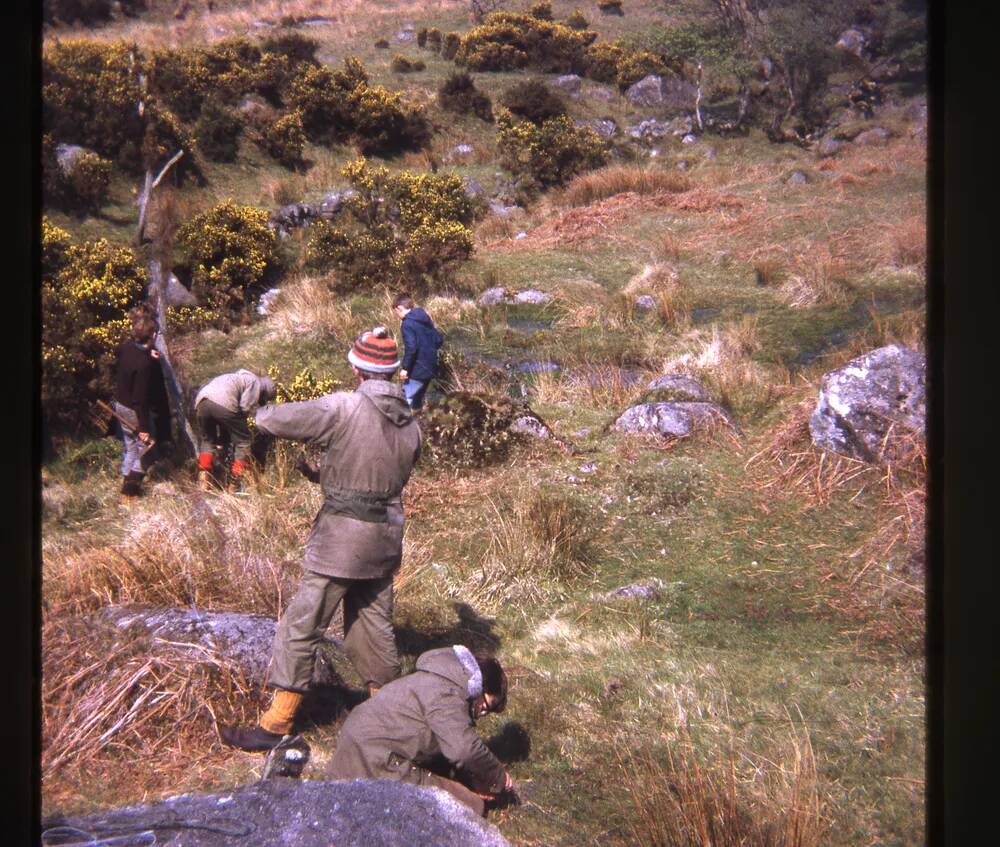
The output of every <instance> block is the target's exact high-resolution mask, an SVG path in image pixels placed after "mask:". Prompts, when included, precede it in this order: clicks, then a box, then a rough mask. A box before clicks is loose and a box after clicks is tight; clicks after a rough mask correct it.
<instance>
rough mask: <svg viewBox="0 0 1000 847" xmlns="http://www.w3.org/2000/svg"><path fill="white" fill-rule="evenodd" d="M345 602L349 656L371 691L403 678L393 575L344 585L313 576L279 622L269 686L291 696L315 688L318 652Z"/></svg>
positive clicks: (310, 573) (335, 579)
mask: <svg viewBox="0 0 1000 847" xmlns="http://www.w3.org/2000/svg"><path fill="white" fill-rule="evenodd" d="M341 602H343V604H344V651H345V652H346V653H347V658H348V659H350V660H351V664H352V665H354V669H355V670H356V671H357V672H358V675H359V676H360V677H361V678H362V679H363V680H364V682H365V685H378V686H382V685H385V684H386V683H387V682H392V680H394V679H396V677H398V676H399V672H400V667H399V654H398V653H397V652H396V638H395V634H394V633H393V630H392V604H393V594H392V575H390V576H387V577H382V578H380V579H344V578H341V577H334V576H325V575H324V574H320V573H316V572H315V571H309V570H307V571H305V572H304V573H303V575H302V581H301V582H300V583H299V590H298V591H297V592H296V594H295V596H294V597H293V598H292V601H291V602H290V603H289V604H288V608H286V609H285V613H284V614H283V615H282V616H281V620H280V621H279V622H278V630H277V632H276V633H275V636H274V647H273V649H272V651H271V663H270V665H269V667H268V672H267V682H268V685H270V686H272V687H274V688H285V689H288V690H290V691H306V690H307V689H308V688H309V684H310V682H311V681H312V675H313V665H314V663H315V656H316V648H317V646H318V645H319V643H320V642H321V641H322V639H323V635H324V634H325V633H326V630H327V627H329V626H330V621H331V619H332V618H333V613H334V612H335V611H336V609H337V605H338V604H339V603H341Z"/></svg>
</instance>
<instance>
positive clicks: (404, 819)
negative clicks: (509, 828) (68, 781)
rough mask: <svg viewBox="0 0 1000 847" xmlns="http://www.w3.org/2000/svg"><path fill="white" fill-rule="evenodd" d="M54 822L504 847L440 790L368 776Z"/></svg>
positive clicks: (324, 842)
mask: <svg viewBox="0 0 1000 847" xmlns="http://www.w3.org/2000/svg"><path fill="white" fill-rule="evenodd" d="M56 827H72V828H73V829H75V830H78V831H80V832H83V833H85V834H86V835H88V836H94V837H95V838H97V839H101V838H107V837H110V836H113V835H117V836H121V835H122V834H123V833H126V834H127V833H133V834H135V835H136V836H138V835H139V834H141V833H151V835H149V836H147V838H148V839H149V840H134V841H133V840H129V842H128V843H129V844H132V843H135V844H153V843H156V844H162V845H166V846H167V847H182V845H183V847H231V845H233V844H245V845H253V847H330V845H331V844H336V845H337V847H404V845H406V847H408V845H415V844H427V845H434V846H435V847H509V843H508V841H507V840H506V839H505V838H504V837H503V836H502V835H501V834H500V832H499V830H498V829H497V828H496V827H495V826H493V825H492V824H489V823H487V822H486V821H485V820H483V819H482V818H480V817H478V816H477V815H476V814H475V813H474V812H473V811H472V810H471V809H469V808H468V807H466V806H464V805H463V804H461V803H459V802H458V801H457V800H456V799H454V798H453V797H452V796H451V795H450V794H447V793H446V792H444V791H442V790H441V789H438V788H420V787H417V786H415V785H408V784H406V783H402V782H394V781H391V780H373V779H358V780H344V781H332V780H309V779H307V780H298V779H288V778H275V779H265V780H263V781H261V782H257V783H254V784H252V785H246V786H243V787H241V788H236V789H234V790H230V791H221V792H216V793H213V794H184V795H181V796H178V797H170V798H167V799H165V800H160V801H158V802H154V803H145V804H142V805H136V806H128V807H125V808H121V809H112V810H107V811H103V812H98V813H95V814H90V815H79V816H73V817H64V816H58V817H50V818H48V819H47V820H44V821H43V822H42V830H43V832H46V831H49V830H53V829H55V828H56ZM69 834H70V833H69V832H66V835H69ZM50 837H51V834H50ZM57 837H58V835H57ZM79 838H80V837H79V834H77V836H76V839H77V840H79ZM153 839H155V841H154V840H153ZM91 840H92V839H90V838H88V839H87V840H86V841H84V842H82V843H90V841H91ZM47 843H53V844H56V843H69V842H68V841H56V840H51V842H47ZM102 843H103V842H102ZM109 843H110V842H109ZM116 843H117V842H116ZM122 843H124V842H122Z"/></svg>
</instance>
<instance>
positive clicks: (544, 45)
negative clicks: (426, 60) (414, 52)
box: [455, 12, 597, 73]
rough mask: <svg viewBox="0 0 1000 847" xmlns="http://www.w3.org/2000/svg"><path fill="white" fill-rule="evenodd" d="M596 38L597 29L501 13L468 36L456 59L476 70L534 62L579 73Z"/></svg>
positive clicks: (548, 69) (543, 67)
mask: <svg viewBox="0 0 1000 847" xmlns="http://www.w3.org/2000/svg"><path fill="white" fill-rule="evenodd" d="M596 38H597V33H596V32H579V31H577V30H573V29H570V28H569V27H566V26H563V25H562V24H557V23H552V22H551V21H543V20H539V19H538V18H534V17H532V16H531V15H523V14H513V13H510V12H497V13H494V14H492V15H490V16H489V17H488V18H487V19H486V21H485V23H483V24H481V25H480V26H477V27H474V28H473V29H471V30H470V31H469V32H468V33H467V34H466V35H465V37H464V38H463V39H462V45H461V47H460V48H459V50H458V53H457V54H456V56H455V62H456V63H457V64H459V65H464V66H466V67H468V68H469V69H470V70H474V71H509V70H514V69H516V68H523V67H527V66H528V65H529V64H530V65H531V66H532V67H536V68H538V69H539V70H541V71H544V72H546V73H579V72H581V71H582V68H583V53H584V51H585V50H586V48H587V46H588V45H589V44H591V43H592V42H593V41H594V39H596Z"/></svg>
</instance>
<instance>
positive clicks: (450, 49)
mask: <svg viewBox="0 0 1000 847" xmlns="http://www.w3.org/2000/svg"><path fill="white" fill-rule="evenodd" d="M461 46H462V36H461V35H459V34H458V33H457V32H449V33H446V34H445V36H444V40H443V41H442V42H441V58H442V59H447V60H448V61H449V62H450V61H452V60H453V59H454V58H455V54H456V53H458V48H459V47H461Z"/></svg>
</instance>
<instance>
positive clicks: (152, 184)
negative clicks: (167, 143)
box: [135, 150, 184, 244]
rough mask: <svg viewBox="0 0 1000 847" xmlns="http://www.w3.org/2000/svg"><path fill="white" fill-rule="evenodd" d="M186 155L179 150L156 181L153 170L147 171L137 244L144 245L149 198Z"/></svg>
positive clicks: (140, 205) (140, 209)
mask: <svg viewBox="0 0 1000 847" xmlns="http://www.w3.org/2000/svg"><path fill="white" fill-rule="evenodd" d="M183 155H184V151H183V150H178V151H177V152H176V153H174V155H173V156H171V157H170V161H168V162H167V163H166V164H165V165H164V166H163V169H162V170H161V171H160V173H159V174H158V175H157V177H156V179H153V172H152V171H151V170H147V171H146V184H145V185H144V186H143V189H142V196H141V197H140V198H139V230H138V232H137V233H136V235H135V243H136V244H142V235H143V233H144V232H145V230H146V208H147V207H148V206H149V198H150V197H151V196H152V194H153V189H155V188H156V186H158V185H159V184H160V181H161V180H162V179H163V177H164V176H166V174H167V171H169V170H170V168H171V167H172V166H173V165H174V163H175V162H176V161H177V160H178V159H180V157H181V156H183Z"/></svg>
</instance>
